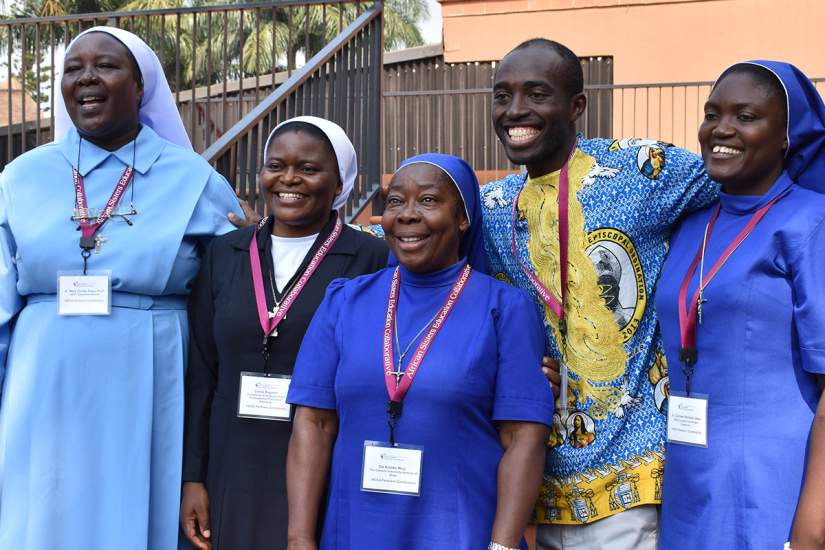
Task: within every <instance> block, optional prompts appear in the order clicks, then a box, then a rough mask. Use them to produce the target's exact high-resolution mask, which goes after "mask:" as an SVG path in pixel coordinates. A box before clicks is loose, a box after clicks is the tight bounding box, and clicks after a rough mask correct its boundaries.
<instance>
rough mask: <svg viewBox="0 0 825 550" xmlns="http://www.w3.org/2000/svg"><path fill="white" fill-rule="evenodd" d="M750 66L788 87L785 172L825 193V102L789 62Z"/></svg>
mask: <svg viewBox="0 0 825 550" xmlns="http://www.w3.org/2000/svg"><path fill="white" fill-rule="evenodd" d="M747 63H749V64H751V65H758V66H760V67H763V68H765V69H767V70H769V71H770V72H772V73H773V74H774V76H776V78H777V79H779V81H780V82H781V83H782V86H783V87H784V88H785V99H786V104H787V106H788V134H787V139H788V150H787V151H786V152H785V171H786V172H787V173H788V175H789V176H790V177H791V179H792V180H793V181H794V182H795V183H798V184H799V185H801V186H802V187H807V188H808V189H813V190H814V191H818V192H820V193H825V103H823V102H822V97H821V96H820V95H819V92H818V91H817V90H816V87H815V86H814V84H813V82H811V81H810V79H809V78H808V77H807V76H805V74H804V73H803V72H802V71H800V70H799V69H797V68H796V67H794V66H793V65H791V64H790V63H781V62H779V61H748V62H747Z"/></svg>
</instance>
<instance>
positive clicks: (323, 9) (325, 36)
mask: <svg viewBox="0 0 825 550" xmlns="http://www.w3.org/2000/svg"><path fill="white" fill-rule="evenodd" d="M321 36H322V37H323V41H324V42H328V41H329V39H330V36H328V34H327V4H326V2H324V3H323V4H321Z"/></svg>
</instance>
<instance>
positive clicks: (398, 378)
mask: <svg viewBox="0 0 825 550" xmlns="http://www.w3.org/2000/svg"><path fill="white" fill-rule="evenodd" d="M392 375H393V376H395V385H396V386H397V385H398V384H400V383H401V377H402V376H404V371H402V370H401V362H400V361H399V362H398V367H396V369H395V372H394V373H392Z"/></svg>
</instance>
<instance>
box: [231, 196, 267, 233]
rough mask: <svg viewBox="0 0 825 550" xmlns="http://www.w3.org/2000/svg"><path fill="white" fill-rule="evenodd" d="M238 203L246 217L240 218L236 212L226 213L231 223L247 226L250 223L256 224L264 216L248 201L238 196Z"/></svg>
mask: <svg viewBox="0 0 825 550" xmlns="http://www.w3.org/2000/svg"><path fill="white" fill-rule="evenodd" d="M238 204H240V205H241V210H243V215H244V219H241V218H239V217H238V216H237V215H236V214H235V213H234V212H230V213H229V214H227V215H226V218H227V219H228V220H229V223H231V224H232V225H234V226H235V227H247V226H249V225H255V224H257V223H258V222H259V221H261V219H262V218H263V216H261V215H260V214H258V212H257V210H255V209H254V208H252V207H251V206H249V203H248V202H246V201H244V200H241V199H240V198H238Z"/></svg>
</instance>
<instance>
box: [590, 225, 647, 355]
mask: <svg viewBox="0 0 825 550" xmlns="http://www.w3.org/2000/svg"><path fill="white" fill-rule="evenodd" d="M585 244H586V246H587V248H586V250H585V253H586V254H587V257H588V258H590V261H591V262H593V267H594V269H595V270H596V276H597V277H598V286H599V290H600V293H601V297H602V298H603V299H604V304H605V306H606V307H607V309H609V310H610V311H611V312H613V317H614V318H615V319H616V324H618V325H619V329H620V330H621V331H622V337H623V339H624V341H625V342H627V341H628V340H630V339H631V338H632V337H633V334H635V332H636V329H637V328H638V327H639V323H640V322H641V320H642V316H643V315H644V312H645V306H646V305H647V292H646V291H645V274H644V270H643V269H642V264H641V262H640V261H639V255H638V254H637V253H636V248H635V247H634V246H633V241H631V240H630V238H629V237H628V236H627V235H625V234H624V233H622V232H621V231H619V230H618V229H613V228H603V229H598V230H596V231H593V232H592V233H590V234H589V235H588V236H587V241H586V242H585Z"/></svg>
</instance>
